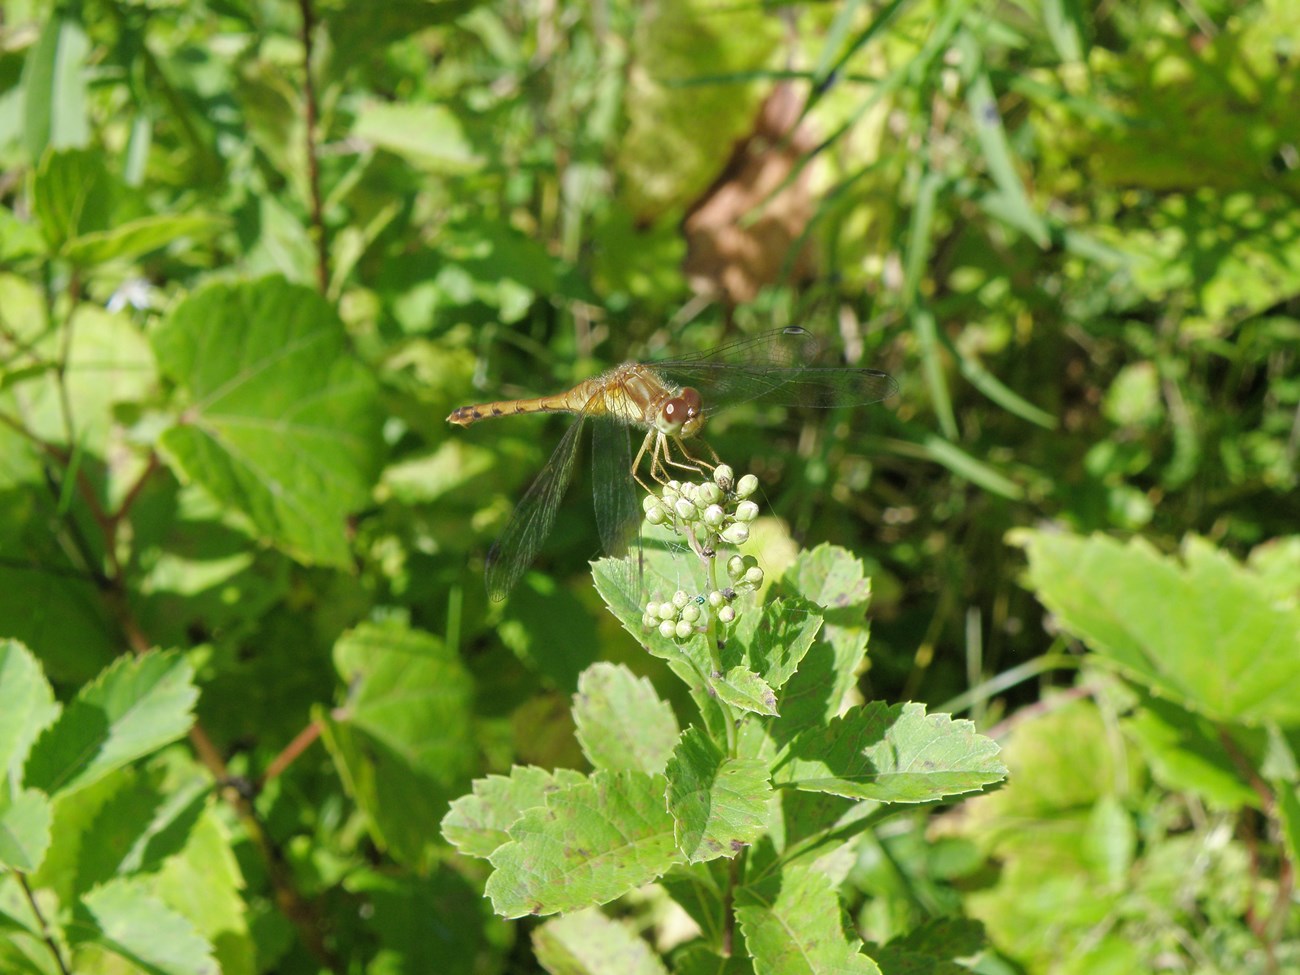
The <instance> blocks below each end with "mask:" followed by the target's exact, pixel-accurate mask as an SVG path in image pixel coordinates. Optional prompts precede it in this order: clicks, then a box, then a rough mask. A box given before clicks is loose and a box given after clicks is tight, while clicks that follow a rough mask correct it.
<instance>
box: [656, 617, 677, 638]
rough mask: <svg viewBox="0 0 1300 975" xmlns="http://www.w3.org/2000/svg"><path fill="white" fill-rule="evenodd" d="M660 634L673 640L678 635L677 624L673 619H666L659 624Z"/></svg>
mask: <svg viewBox="0 0 1300 975" xmlns="http://www.w3.org/2000/svg"><path fill="white" fill-rule="evenodd" d="M659 635H660V636H662V637H667V638H668V639H669V640H671V639H672V638H673V637H675V636H676V635H677V624H676V623H674V622H673V621H672V620H664V621H663V622H662V623H660V624H659Z"/></svg>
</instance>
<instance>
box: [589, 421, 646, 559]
mask: <svg viewBox="0 0 1300 975" xmlns="http://www.w3.org/2000/svg"><path fill="white" fill-rule="evenodd" d="M591 422H592V431H591V468H592V475H593V476H592V485H591V488H592V500H593V501H594V502H595V505H596V527H597V529H598V530H599V531H600V546H601V548H602V549H604V551H605V554H607V555H613V556H620V555H623V554H624V553H625V552H626V551H627V548H628V543H629V542H630V541H631V539H632V536H633V534H634V533H635V531H636V526H637V524H638V523H639V522H640V521H641V503H640V501H639V500H638V499H637V490H636V482H635V481H634V480H633V479H632V442H631V440H630V439H629V437H630V434H631V428H630V427H629V426H628V425H627V424H626V423H620V422H617V421H616V420H612V419H607V418H605V417H592V420H591Z"/></svg>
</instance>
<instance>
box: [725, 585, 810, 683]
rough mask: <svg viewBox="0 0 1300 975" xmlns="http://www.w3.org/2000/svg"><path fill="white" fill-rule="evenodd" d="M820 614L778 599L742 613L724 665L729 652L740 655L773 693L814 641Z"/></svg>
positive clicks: (728, 659) (727, 658)
mask: <svg viewBox="0 0 1300 975" xmlns="http://www.w3.org/2000/svg"><path fill="white" fill-rule="evenodd" d="M821 627H822V617H821V614H820V613H818V612H817V608H816V607H815V606H813V605H812V604H811V603H806V602H801V601H800V600H794V599H777V600H774V601H772V602H770V603H767V604H765V605H763V606H761V607H758V608H756V609H751V610H746V611H745V612H744V613H743V614H741V616H740V618H739V620H738V622H737V624H736V628H735V631H734V632H733V633H732V634H731V639H729V640H728V643H727V651H730V653H729V652H724V653H723V657H722V660H723V663H724V665H725V664H727V663H730V662H731V653H736V652H738V651H739V652H740V653H741V654H742V659H743V661H744V663H745V664H746V666H748V667H749V668H750V669H752V670H753V671H754V672H755V673H757V674H758V675H759V676H760V677H761V678H762V679H763V681H764V682H765V683H766V684H767V685H768V686H769V687H771V688H772V689H773V690H780V689H781V688H782V687H784V686H785V683H786V681H788V680H789V679H790V678H791V677H792V676H794V673H795V671H796V670H797V669H798V668H799V662H800V661H802V660H803V658H804V655H805V654H807V653H808V650H809V648H811V647H812V645H813V641H814V640H815V639H817V633H818V631H819V630H820V629H821Z"/></svg>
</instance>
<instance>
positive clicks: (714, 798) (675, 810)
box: [666, 728, 772, 863]
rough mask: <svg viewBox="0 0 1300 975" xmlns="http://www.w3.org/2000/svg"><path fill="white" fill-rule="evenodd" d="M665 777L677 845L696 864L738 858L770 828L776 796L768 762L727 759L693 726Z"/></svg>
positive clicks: (684, 737)
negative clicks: (772, 801) (772, 800)
mask: <svg viewBox="0 0 1300 975" xmlns="http://www.w3.org/2000/svg"><path fill="white" fill-rule="evenodd" d="M666 774H667V776H668V811H669V812H670V813H671V814H672V817H673V821H674V822H675V824H676V836H677V846H678V848H679V849H680V850H681V851H682V852H683V853H685V854H686V858H687V860H689V861H690V862H691V863H699V862H701V861H704V860H712V859H714V858H716V857H723V856H725V857H733V856H735V855H736V854H737V853H739V852H740V851H741V849H743V848H744V847H746V846H748V845H749V844H751V843H753V842H754V841H755V840H757V839H758V838H759V836H761V835H762V834H763V832H764V830H765V829H766V824H767V805H768V800H769V799H770V798H771V796H772V786H771V784H770V783H769V782H768V768H767V763H766V762H764V761H760V760H758V759H752V758H727V757H725V756H724V755H723V754H722V751H721V750H720V749H719V748H718V746H717V745H716V744H714V743H713V741H712V740H711V739H710V738H709V737H708V736H707V735H706V734H704V733H703V732H702V731H700V730H699V729H698V728H690V729H688V730H687V731H686V733H685V734H684V735H682V740H681V742H680V743H679V744H678V746H677V749H676V750H675V751H674V752H673V757H672V761H670V762H669V763H668V769H667V773H666Z"/></svg>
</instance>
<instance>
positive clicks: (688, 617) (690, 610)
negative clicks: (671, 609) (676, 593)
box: [682, 603, 700, 623]
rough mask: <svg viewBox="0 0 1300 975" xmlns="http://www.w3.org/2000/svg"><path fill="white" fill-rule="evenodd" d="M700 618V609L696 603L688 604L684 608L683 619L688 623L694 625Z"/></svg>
mask: <svg viewBox="0 0 1300 975" xmlns="http://www.w3.org/2000/svg"><path fill="white" fill-rule="evenodd" d="M699 618H700V607H698V606H696V605H695V604H694V603H687V604H686V605H685V606H683V607H682V619H683V620H685V621H686V622H687V623H694V622H696V621H698V620H699Z"/></svg>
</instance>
